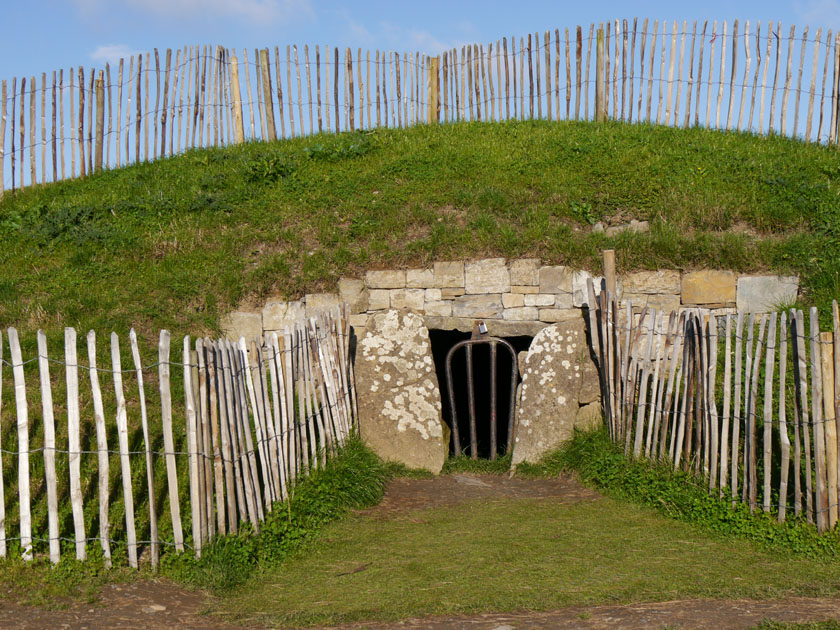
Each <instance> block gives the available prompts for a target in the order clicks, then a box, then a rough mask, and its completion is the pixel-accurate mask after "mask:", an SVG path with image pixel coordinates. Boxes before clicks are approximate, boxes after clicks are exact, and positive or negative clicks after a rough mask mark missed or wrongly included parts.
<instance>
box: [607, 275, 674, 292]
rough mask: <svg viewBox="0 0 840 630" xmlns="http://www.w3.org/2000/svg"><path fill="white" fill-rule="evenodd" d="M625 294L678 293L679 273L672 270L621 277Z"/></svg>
mask: <svg viewBox="0 0 840 630" xmlns="http://www.w3.org/2000/svg"><path fill="white" fill-rule="evenodd" d="M621 279H622V286H623V288H624V291H625V292H626V293H653V294H660V293H673V294H675V295H679V293H680V272H679V271H672V270H670V269H669V270H660V271H636V272H634V273H628V274H624V275H623V276H622V278H621Z"/></svg>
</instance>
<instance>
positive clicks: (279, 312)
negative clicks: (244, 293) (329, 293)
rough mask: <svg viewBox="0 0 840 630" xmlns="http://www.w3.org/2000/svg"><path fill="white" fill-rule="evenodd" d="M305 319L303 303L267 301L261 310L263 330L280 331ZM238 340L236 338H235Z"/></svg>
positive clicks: (298, 301)
mask: <svg viewBox="0 0 840 630" xmlns="http://www.w3.org/2000/svg"><path fill="white" fill-rule="evenodd" d="M305 317H306V309H305V308H304V306H303V302H302V301H300V300H296V301H294V302H281V301H279V300H278V301H269V302H266V305H265V306H264V307H263V310H262V324H261V325H262V326H263V327H264V328H265V330H282V329H284V328H285V327H286V326H289V325H293V324H294V323H295V322H296V321H298V320H301V319H303V318H305ZM237 339H238V337H237Z"/></svg>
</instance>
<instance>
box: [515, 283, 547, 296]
mask: <svg viewBox="0 0 840 630" xmlns="http://www.w3.org/2000/svg"><path fill="white" fill-rule="evenodd" d="M510 292H511V293H524V294H526V295H527V294H529V293H539V292H540V288H539V287H538V286H534V287H531V286H523V285H521V284H517V285H511V287H510Z"/></svg>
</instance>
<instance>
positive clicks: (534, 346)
mask: <svg viewBox="0 0 840 630" xmlns="http://www.w3.org/2000/svg"><path fill="white" fill-rule="evenodd" d="M590 361H591V359H590V357H589V348H588V347H587V344H586V331H585V328H584V322H583V319H582V318H580V317H579V318H578V319H577V320H575V321H570V322H564V323H562V324H554V325H552V326H547V327H546V328H543V329H542V330H541V331H540V332H539V333H538V334H537V336H536V337H534V340H533V341H532V342H531V347H530V348H529V349H528V356H527V357H526V359H525V373H524V375H523V377H522V398H521V400H520V403H519V410H518V414H517V422H516V425H517V428H516V436H515V438H514V446H513V462H512V465H513V466H516V465H517V464H519V463H520V462H526V461H527V462H536V461H538V460H539V459H540V457H542V456H543V455H544V454H545V453H548V452H549V451H552V450H554V449H556V448H557V447H559V446H560V445H561V444H562V443H563V442H564V441H566V440H568V439H569V438H570V437H572V430H573V429H574V427H575V426H576V425H577V423H578V409H579V407H580V405H579V402H578V401H579V398H580V393H581V386H582V383H583V381H584V378H583V375H584V372H585V370H586V366H585V364H586V363H587V362H590ZM581 421H583V419H581ZM589 421H590V418H586V420H585V422H589Z"/></svg>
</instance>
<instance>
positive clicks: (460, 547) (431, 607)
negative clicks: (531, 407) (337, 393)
mask: <svg viewBox="0 0 840 630" xmlns="http://www.w3.org/2000/svg"><path fill="white" fill-rule="evenodd" d="M360 567H364V568H363V569H362V570H359V569H360ZM257 584H259V588H256V585H257ZM839 593H840V564H838V563H837V561H836V560H811V559H806V558H803V557H800V556H794V555H788V554H785V553H779V552H772V553H771V552H768V551H763V550H761V549H759V548H757V547H754V546H753V545H751V544H749V543H747V542H745V541H743V540H731V539H730V540H726V539H724V538H721V537H715V536H714V535H712V534H709V533H708V532H706V531H703V530H700V529H699V528H697V527H694V526H691V525H689V524H686V523H680V522H676V521H672V520H669V519H667V518H665V517H663V516H661V515H659V514H656V513H655V512H653V511H652V510H650V509H648V508H642V507H637V506H633V505H630V504H627V503H624V502H621V501H617V500H614V499H611V498H607V497H602V498H599V499H597V500H595V501H592V502H582V503H574V504H562V503H560V502H557V501H552V500H535V499H530V500H529V499H514V500H500V501H486V502H468V503H464V504H461V505H458V506H453V507H444V508H434V509H428V510H418V511H412V512H406V513H404V514H401V515H398V516H396V517H394V518H392V519H389V520H382V519H377V518H374V517H372V516H369V515H354V516H351V517H348V518H347V519H345V520H342V521H340V522H337V523H334V524H333V525H330V526H329V527H327V528H326V529H325V530H324V531H323V533H322V535H321V536H320V537H319V539H318V541H317V542H315V543H313V544H312V545H311V546H309V547H308V548H307V549H305V550H304V551H302V552H301V553H300V554H298V555H297V556H295V557H294V558H292V559H290V560H288V561H287V562H285V563H284V564H283V565H281V566H278V567H274V568H266V569H264V570H263V571H262V572H260V573H259V574H258V575H256V576H255V577H254V578H253V579H252V580H251V581H250V582H249V583H248V584H247V585H246V586H245V587H244V588H241V589H238V590H236V591H235V592H234V593H233V594H232V595H231V596H230V597H228V598H226V599H225V600H223V603H222V604H221V607H222V609H224V610H226V611H230V612H232V613H233V614H234V615H236V616H237V617H238V618H241V619H247V620H252V621H259V622H265V623H269V624H284V625H285V624H292V625H311V624H331V623H339V622H344V621H359V620H367V619H378V620H396V619H400V618H405V617H408V616H415V615H434V614H453V613H478V612H486V611H511V610H520V609H527V610H550V609H554V608H559V607H562V606H569V605H587V604H604V603H628V602H639V601H667V600H671V599H677V598H689V597H720V598H740V597H751V598H764V597H779V596H782V595H802V596H833V595H837V594H839Z"/></svg>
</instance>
